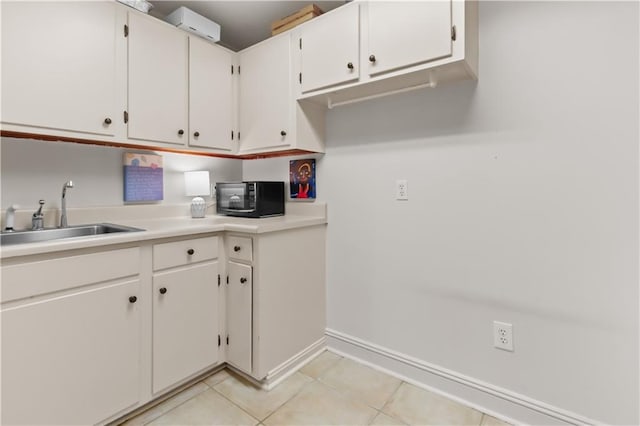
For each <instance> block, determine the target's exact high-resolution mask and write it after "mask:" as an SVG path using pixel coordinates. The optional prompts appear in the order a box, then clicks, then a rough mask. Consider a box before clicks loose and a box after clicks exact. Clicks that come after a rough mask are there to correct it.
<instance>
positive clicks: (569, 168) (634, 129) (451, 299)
mask: <svg viewBox="0 0 640 426" xmlns="http://www.w3.org/2000/svg"><path fill="white" fill-rule="evenodd" d="M638 12H639V8H638V3H637V2H626V3H612V2H606V3H598V2H562V3H561V2H506V1H499V2H484V1H483V2H482V3H481V4H480V77H479V81H478V82H477V84H476V83H474V82H465V83H461V84H455V85H451V86H447V87H445V86H441V87H439V88H437V89H433V90H424V91H420V92H415V93H410V94H404V95H398V96H394V97H389V98H385V99H380V100H376V101H370V102H366V103H362V104H356V105H351V106H348V107H341V108H336V109H334V110H331V111H329V113H328V117H327V118H328V122H327V133H328V136H327V152H326V155H325V156H324V157H323V158H322V159H320V160H319V162H318V194H319V198H320V199H321V200H323V201H326V202H327V203H328V210H329V227H328V328H330V329H333V330H336V331H338V332H341V333H345V334H347V335H350V336H354V337H356V338H358V339H362V340H364V341H366V342H370V343H373V344H376V345H380V346H382V347H384V348H388V349H391V350H393V351H397V352H399V353H402V354H406V355H408V356H411V357H415V358H417V359H419V360H423V361H425V362H428V363H432V364H435V365H437V366H440V367H442V368H446V369H450V370H452V371H454V372H457V373H459V374H463V375H466V376H469V377H471V378H474V379H477V380H479V381H483V382H487V383H489V384H492V385H495V386H499V387H502V388H505V389H507V390H508V391H509V392H515V393H519V394H522V395H525V396H526V397H527V398H530V399H532V400H535V401H538V402H539V403H540V404H549V405H551V406H554V407H557V408H560V409H563V410H568V411H569V412H572V413H575V414H577V415H579V416H583V417H584V418H587V419H593V420H597V421H602V422H606V423H621V424H638V423H639V422H640V418H639V416H638V404H639V403H638V401H639V398H640V395H639V391H638V376H639V371H638V343H639V342H638V333H639V330H638V321H639V317H638V312H639V309H638V300H639V292H638V278H639V277H638V217H639V212H638V199H639V197H638V189H639V188H638V172H639V167H638V141H639V138H640V132H639V124H638V117H639V107H638V104H639V95H638V91H639V83H638V78H639V72H640V70H639V64H638V63H639V53H638V51H639V42H638V36H639V34H638V27H639V20H638ZM287 162H288V159H272V160H261V161H245V162H244V163H243V177H244V178H245V179H248V178H249V179H257V178H269V179H271V178H277V177H279V178H281V179H286V178H287V174H286V170H287V169H286V167H287ZM398 178H403V179H408V182H409V183H408V187H409V201H404V202H401V201H396V200H395V199H394V198H395V189H394V183H395V180H396V179H398ZM493 320H500V321H505V322H510V323H513V330H514V342H515V352H513V353H509V352H504V351H500V350H497V349H494V348H493V347H492V321H493Z"/></svg>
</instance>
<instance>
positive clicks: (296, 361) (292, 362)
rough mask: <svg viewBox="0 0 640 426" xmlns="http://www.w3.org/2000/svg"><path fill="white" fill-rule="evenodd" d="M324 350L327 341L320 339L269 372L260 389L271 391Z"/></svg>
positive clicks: (323, 338)
mask: <svg viewBox="0 0 640 426" xmlns="http://www.w3.org/2000/svg"><path fill="white" fill-rule="evenodd" d="M325 349H327V339H326V338H325V337H322V338H320V339H318V340H317V341H315V342H314V343H312V344H311V345H309V346H307V347H306V348H304V349H303V350H301V351H300V352H298V353H297V354H295V355H294V356H292V357H291V358H289V359H288V360H286V361H285V362H283V363H282V364H280V365H279V366H277V367H276V368H274V369H273V370H271V371H269V373H267V377H265V379H264V380H263V381H262V382H261V387H262V388H263V389H265V390H271V389H273V388H274V387H275V386H277V385H278V384H279V383H281V382H282V381H283V380H285V379H286V378H287V377H289V376H291V375H292V374H293V373H295V372H296V371H298V370H299V369H301V368H302V367H303V366H304V365H305V364H307V363H309V362H310V361H311V360H313V359H314V358H315V357H317V356H318V355H320V354H321V353H322V352H323V351H324V350H325Z"/></svg>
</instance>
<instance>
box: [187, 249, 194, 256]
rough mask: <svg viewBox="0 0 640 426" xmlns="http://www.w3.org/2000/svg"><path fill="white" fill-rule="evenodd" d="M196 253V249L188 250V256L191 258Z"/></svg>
mask: <svg viewBox="0 0 640 426" xmlns="http://www.w3.org/2000/svg"><path fill="white" fill-rule="evenodd" d="M195 252H196V251H195V250H194V249H189V250H187V254H188V255H189V256H193V254H194V253H195Z"/></svg>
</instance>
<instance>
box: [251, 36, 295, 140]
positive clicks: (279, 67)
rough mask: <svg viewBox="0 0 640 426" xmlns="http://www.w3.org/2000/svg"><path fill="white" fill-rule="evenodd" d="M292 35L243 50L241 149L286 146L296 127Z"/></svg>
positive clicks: (278, 37) (272, 39)
mask: <svg viewBox="0 0 640 426" xmlns="http://www.w3.org/2000/svg"><path fill="white" fill-rule="evenodd" d="M290 50H291V35H290V34H286V35H282V36H276V37H274V38H271V39H268V40H266V41H264V42H262V43H260V44H258V45H256V46H253V47H250V48H249V49H247V50H243V51H242V52H240V67H241V73H240V76H239V79H240V82H239V86H240V87H239V97H240V99H239V103H240V117H239V121H240V136H241V138H240V151H241V152H252V151H253V152H255V151H260V150H262V149H265V148H274V147H286V146H289V145H291V142H290V139H291V138H292V137H295V135H294V129H293V128H292V118H291V117H292V107H293V106H294V101H293V97H292V96H291V56H290Z"/></svg>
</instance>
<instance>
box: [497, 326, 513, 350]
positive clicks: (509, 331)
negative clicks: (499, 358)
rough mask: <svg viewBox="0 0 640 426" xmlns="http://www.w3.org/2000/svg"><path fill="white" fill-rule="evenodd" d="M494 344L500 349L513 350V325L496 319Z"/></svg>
mask: <svg viewBox="0 0 640 426" xmlns="http://www.w3.org/2000/svg"><path fill="white" fill-rule="evenodd" d="M493 346H495V347H496V348H498V349H502V350H505V351H510V352H513V325H512V324H509V323H506V322H500V321H494V322H493Z"/></svg>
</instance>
